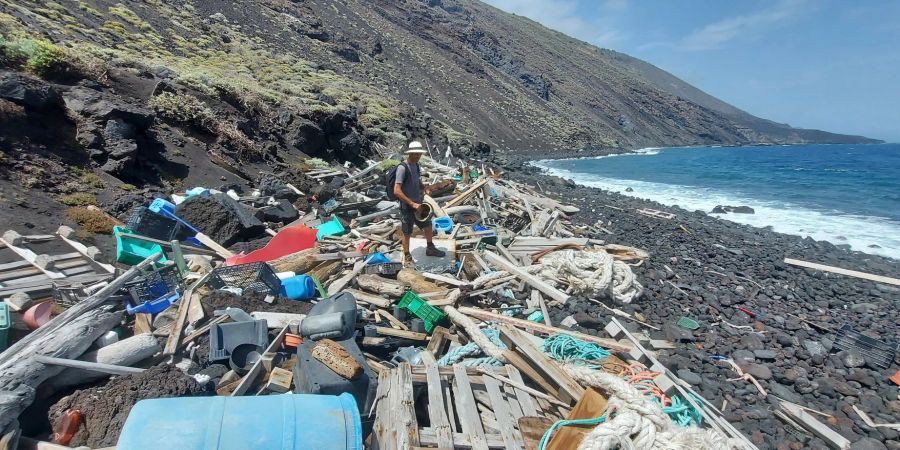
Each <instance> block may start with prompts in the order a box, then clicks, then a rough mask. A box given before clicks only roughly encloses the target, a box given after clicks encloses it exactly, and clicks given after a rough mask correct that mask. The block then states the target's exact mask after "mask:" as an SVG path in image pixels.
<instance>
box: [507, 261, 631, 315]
mask: <svg viewBox="0 0 900 450" xmlns="http://www.w3.org/2000/svg"><path fill="white" fill-rule="evenodd" d="M525 270H526V271H527V272H529V273H531V274H532V275H538V276H540V277H541V278H543V279H544V280H546V281H547V283H549V284H550V285H553V286H557V285H558V284H559V282H558V281H557V280H558V279H559V280H562V281H564V282H565V283H568V285H569V286H570V287H569V292H571V293H575V294H583V295H588V296H593V295H594V294H604V295H609V296H610V297H612V298H613V299H615V300H616V301H618V302H620V303H631V301H632V300H634V299H635V298H636V297H638V296H639V295H641V292H643V290H644V287H643V286H641V284H640V283H638V282H637V280H636V279H635V276H634V273H633V272H632V271H631V267H629V266H628V264H625V263H623V262H621V261H615V260H614V259H613V257H612V255H610V254H609V253H606V252H604V251H584V250H561V251H557V252H553V253H550V254H548V255H546V256H544V257H543V258H541V262H540V264H535V265H532V266H528V267H527V268H525Z"/></svg>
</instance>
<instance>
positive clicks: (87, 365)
mask: <svg viewBox="0 0 900 450" xmlns="http://www.w3.org/2000/svg"><path fill="white" fill-rule="evenodd" d="M34 360H35V361H37V362H39V363H41V364H51V365H54V366H63V367H74V368H76V369H84V370H93V371H95V372H103V373H108V374H112V375H131V374H133V373H141V372H143V371H144V370H146V369H139V368H137V367H128V366H117V365H115V364H104V363H98V362H90V361H80V360H77V359H65V358H54V357H52V356H46V355H34Z"/></svg>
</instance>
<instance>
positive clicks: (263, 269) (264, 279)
mask: <svg viewBox="0 0 900 450" xmlns="http://www.w3.org/2000/svg"><path fill="white" fill-rule="evenodd" d="M207 284H209V286H210V287H212V288H213V289H221V288H223V287H236V288H241V289H243V290H244V292H262V293H266V294H275V293H277V292H278V290H279V289H280V288H281V280H279V279H278V277H277V276H276V275H275V271H274V270H272V267H270V266H269V265H268V264H266V263H264V262H254V263H249V264H240V265H237V266H228V267H218V268H216V269H214V270H213V271H212V273H211V274H210V276H209V281H208V282H207Z"/></svg>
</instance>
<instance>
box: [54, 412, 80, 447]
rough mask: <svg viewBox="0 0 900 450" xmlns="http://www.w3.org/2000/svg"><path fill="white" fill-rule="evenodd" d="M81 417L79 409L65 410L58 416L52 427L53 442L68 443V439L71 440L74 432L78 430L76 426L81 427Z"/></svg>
mask: <svg viewBox="0 0 900 450" xmlns="http://www.w3.org/2000/svg"><path fill="white" fill-rule="evenodd" d="M81 419H82V415H81V410H79V409H74V410H73V409H69V410H66V412H65V413H63V415H62V416H60V417H59V420H57V421H56V424H55V425H54V427H53V436H52V439H53V443H54V444H60V445H69V441H71V440H72V436H75V433H77V432H78V428H80V427H81Z"/></svg>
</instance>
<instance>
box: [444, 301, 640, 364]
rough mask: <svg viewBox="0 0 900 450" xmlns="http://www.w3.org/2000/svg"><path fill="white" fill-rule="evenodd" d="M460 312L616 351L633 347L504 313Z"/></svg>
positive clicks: (629, 349) (466, 309)
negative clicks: (562, 335)
mask: <svg viewBox="0 0 900 450" xmlns="http://www.w3.org/2000/svg"><path fill="white" fill-rule="evenodd" d="M459 312H461V313H463V314H465V315H467V316H471V317H474V318H476V319H480V320H483V321H486V322H489V321H493V322H500V323H505V324H509V325H512V326H515V327H518V328H522V329H524V330H529V331H537V332H539V333H544V334H556V333H563V334H568V335H570V336H572V337H574V338H578V339H580V340H582V341H587V342H592V343H594V344H597V345H599V346H601V347H603V348H605V349H607V350H612V351H615V352H626V353H627V352H630V351H631V349H632V346H631V345H628V344H623V343H621V342H618V341H616V340H615V339H607V338H600V337H597V336H591V335H589V334H584V333H579V332H576V331H571V330H563V329H562V328H556V327H548V326H547V325H544V324H541V323H535V322H531V321H529V320H522V319H516V318H515V317H507V316H504V315H502V314H497V313H493V312H490V311H485V310H483V309H478V308H472V307H468V306H462V307H460V308H459Z"/></svg>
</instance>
